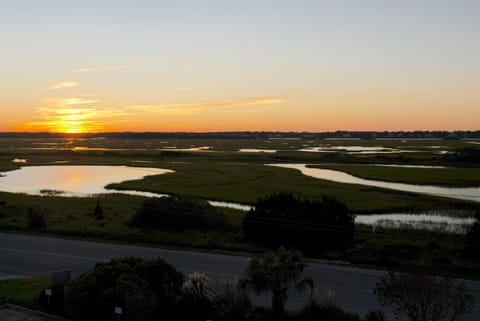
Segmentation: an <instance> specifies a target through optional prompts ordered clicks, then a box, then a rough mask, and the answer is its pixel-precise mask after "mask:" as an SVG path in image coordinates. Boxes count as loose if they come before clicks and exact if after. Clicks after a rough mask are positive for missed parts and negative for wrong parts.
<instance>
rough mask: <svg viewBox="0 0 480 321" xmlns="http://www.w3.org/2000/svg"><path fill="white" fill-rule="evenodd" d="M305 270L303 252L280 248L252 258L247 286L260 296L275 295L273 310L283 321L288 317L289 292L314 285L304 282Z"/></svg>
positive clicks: (247, 274)
mask: <svg viewBox="0 0 480 321" xmlns="http://www.w3.org/2000/svg"><path fill="white" fill-rule="evenodd" d="M305 266H306V260H305V257H304V256H303V255H302V254H301V253H300V252H298V251H290V250H286V249H284V248H279V249H278V250H276V251H271V252H267V253H264V254H260V255H256V256H254V257H252V258H251V259H250V260H249V261H248V264H247V267H246V268H245V276H246V279H245V281H244V282H245V284H246V286H247V287H248V286H251V287H252V288H253V289H254V290H255V292H257V293H261V292H265V291H271V293H272V306H273V309H274V310H275V311H276V312H277V314H278V315H279V317H285V315H286V314H285V303H286V301H287V298H288V291H289V289H290V288H291V287H297V288H304V287H305V286H306V285H307V284H311V280H310V279H301V277H302V274H303V269H304V268H305Z"/></svg>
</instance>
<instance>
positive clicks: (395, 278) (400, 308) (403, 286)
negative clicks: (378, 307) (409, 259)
mask: <svg viewBox="0 0 480 321" xmlns="http://www.w3.org/2000/svg"><path fill="white" fill-rule="evenodd" d="M374 293H375V295H376V296H377V297H378V300H379V302H380V304H382V305H391V306H393V307H394V314H395V315H397V316H399V315H402V314H405V315H406V316H407V317H408V319H409V320H410V321H455V320H458V318H459V317H460V316H462V315H464V314H467V313H469V312H470V311H472V309H473V306H474V302H475V299H474V295H473V294H472V293H471V292H470V291H469V290H468V289H467V288H466V286H465V284H463V283H458V282H455V281H454V280H452V279H450V278H448V277H441V278H440V277H433V276H430V275H428V274H426V273H414V274H406V273H395V272H390V273H388V274H386V275H385V276H384V277H383V278H382V279H381V280H380V281H379V282H378V283H377V285H376V287H375V289H374Z"/></svg>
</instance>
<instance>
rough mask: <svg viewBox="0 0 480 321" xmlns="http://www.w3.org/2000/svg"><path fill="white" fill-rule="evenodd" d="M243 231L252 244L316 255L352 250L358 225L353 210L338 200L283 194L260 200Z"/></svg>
mask: <svg viewBox="0 0 480 321" xmlns="http://www.w3.org/2000/svg"><path fill="white" fill-rule="evenodd" d="M243 229H244V233H245V236H246V238H247V239H250V240H255V241H259V242H262V243H265V244H268V245H270V246H293V247H297V248H300V249H301V250H303V251H304V252H307V253H312V252H313V253H316V252H321V251H325V250H330V249H342V248H345V247H347V246H349V245H350V244H351V242H352V241H353V235H354V229H355V225H354V215H353V214H352V212H351V210H349V209H348V208H347V207H346V206H345V205H344V204H343V203H340V202H339V201H337V200H336V199H335V198H334V197H323V198H322V201H321V202H317V201H310V200H301V199H299V198H297V197H294V196H293V195H291V194H289V193H279V194H273V195H271V196H269V197H267V198H264V199H259V200H257V202H256V203H255V207H254V208H253V209H251V210H250V211H249V212H248V214H247V216H246V217H245V219H244V221H243ZM265 231H268V233H265Z"/></svg>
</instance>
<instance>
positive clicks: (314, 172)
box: [270, 164, 480, 202]
mask: <svg viewBox="0 0 480 321" xmlns="http://www.w3.org/2000/svg"><path fill="white" fill-rule="evenodd" d="M307 165H308V164H270V166H276V167H282V168H292V169H296V170H299V171H300V172H302V174H304V175H306V176H310V177H313V178H318V179H324V180H327V181H333V182H338V183H346V184H359V185H366V186H374V187H380V188H387V189H393V190H397V191H403V192H413V193H420V194H428V195H434V196H444V197H450V198H456V199H462V200H469V201H474V202H480V187H462V188H460V187H455V188H449V187H439V186H429V185H413V184H404V183H392V182H384V181H376V180H369V179H364V178H360V177H356V176H353V175H350V174H347V173H345V172H341V171H335V170H331V169H322V168H310V167H307Z"/></svg>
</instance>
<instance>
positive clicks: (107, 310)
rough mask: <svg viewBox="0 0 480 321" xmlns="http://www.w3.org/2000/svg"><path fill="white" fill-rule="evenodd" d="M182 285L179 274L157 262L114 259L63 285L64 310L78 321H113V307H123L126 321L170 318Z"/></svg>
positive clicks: (168, 266) (157, 260) (161, 262)
mask: <svg viewBox="0 0 480 321" xmlns="http://www.w3.org/2000/svg"><path fill="white" fill-rule="evenodd" d="M182 282H183V275H182V274H181V273H180V272H178V271H177V270H176V269H175V268H174V267H172V266H171V265H169V264H168V263H166V262H164V261H163V260H161V259H156V260H153V261H144V260H143V259H140V258H122V259H114V260H111V261H110V262H107V263H98V264H96V265H95V268H94V269H93V270H90V271H88V272H85V273H83V274H82V275H80V276H79V277H78V278H76V279H74V280H72V281H70V282H68V283H67V284H66V285H65V311H66V313H67V314H68V315H69V316H70V317H71V318H73V319H75V320H79V321H83V320H85V321H86V320H115V315H114V307H116V306H119V307H123V308H124V315H123V320H126V321H127V320H146V321H148V320H155V319H158V316H159V315H160V313H161V315H162V316H167V317H170V316H172V315H173V312H172V311H174V309H175V306H174V305H175V303H176V300H177V296H178V293H180V290H181V285H182ZM160 307H161V309H162V310H161V311H160V310H159V308H160Z"/></svg>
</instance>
